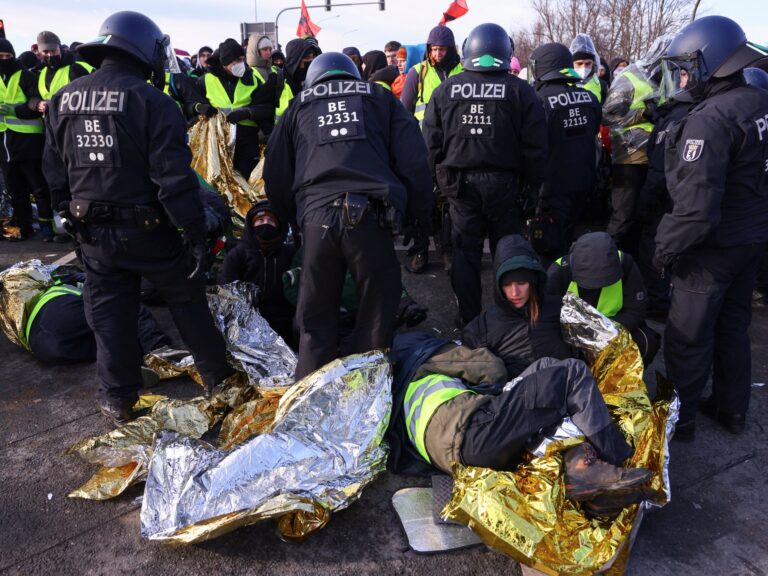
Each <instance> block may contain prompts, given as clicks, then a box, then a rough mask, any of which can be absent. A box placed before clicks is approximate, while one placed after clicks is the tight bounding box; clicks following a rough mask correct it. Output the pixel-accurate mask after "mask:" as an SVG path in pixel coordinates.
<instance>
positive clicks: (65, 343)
mask: <svg viewBox="0 0 768 576" xmlns="http://www.w3.org/2000/svg"><path fill="white" fill-rule="evenodd" d="M52 276H53V277H55V278H56V281H55V284H54V285H53V286H51V287H50V288H48V289H47V290H45V291H44V292H42V293H41V294H40V296H39V298H38V300H37V302H36V303H35V305H34V306H33V307H32V309H31V311H30V313H29V316H28V317H27V323H26V327H25V329H24V341H25V342H26V343H27V345H28V346H29V349H30V351H31V352H32V354H34V355H35V357H36V358H37V359H38V360H40V361H41V362H43V363H44V364H50V365H54V366H57V365H64V364H78V363H81V362H94V361H96V339H95V337H94V335H93V330H91V327H90V326H89V325H88V322H87V319H86V316H85V303H84V301H83V292H82V289H81V288H80V287H81V286H82V285H83V283H84V282H85V274H83V273H82V272H79V271H76V270H72V269H64V268H59V269H57V270H56V271H54V272H53V274H52ZM138 326H139V346H140V348H141V353H142V356H146V355H147V354H149V353H150V352H153V351H157V350H158V349H161V348H164V347H169V346H170V344H171V342H170V340H169V339H168V337H167V336H166V335H165V334H164V333H163V332H162V331H161V330H160V328H159V327H158V325H157V322H156V321H155V318H154V316H152V313H151V312H150V311H149V310H148V309H147V308H145V307H144V306H141V307H140V309H139V325H138ZM185 354H188V353H185ZM142 377H143V378H144V384H145V385H149V384H153V383H156V382H157V380H158V376H157V375H156V374H155V373H154V372H153V371H151V370H149V369H148V368H143V369H142Z"/></svg>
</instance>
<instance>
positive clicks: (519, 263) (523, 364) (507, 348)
mask: <svg viewBox="0 0 768 576" xmlns="http://www.w3.org/2000/svg"><path fill="white" fill-rule="evenodd" d="M546 280H547V274H546V272H545V271H544V268H543V267H542V265H541V261H540V260H539V257H538V255H537V254H536V252H534V251H533V248H531V245H530V244H528V242H527V241H526V240H525V239H524V238H523V237H522V236H519V235H516V234H514V235H509V236H504V237H503V238H502V239H501V240H499V243H498V245H497V247H496V255H495V257H494V289H493V300H494V304H493V306H492V307H491V308H490V309H488V310H484V311H483V312H481V313H480V315H479V316H477V317H476V318H475V319H474V320H472V321H471V322H470V323H469V324H467V325H466V326H465V327H464V330H463V332H462V335H461V338H462V341H463V343H464V344H465V345H466V346H469V347H470V348H481V347H482V348H488V349H489V350H490V351H491V352H493V353H494V354H495V355H496V356H498V357H499V358H501V359H502V360H503V361H504V364H505V366H506V367H507V375H508V378H515V377H517V376H518V375H520V373H521V372H522V371H523V370H525V369H526V368H527V367H528V366H529V365H530V364H531V363H532V362H533V361H534V360H538V359H539V358H544V357H551V358H559V359H565V358H570V357H574V356H575V355H576V352H575V351H574V350H572V349H571V348H570V347H569V346H568V345H567V344H566V343H565V342H564V341H563V337H562V335H561V333H560V299H558V298H555V297H554V296H551V295H547V294H546V291H545V286H546Z"/></svg>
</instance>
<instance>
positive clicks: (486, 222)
mask: <svg viewBox="0 0 768 576" xmlns="http://www.w3.org/2000/svg"><path fill="white" fill-rule="evenodd" d="M511 52H512V46H511V42H510V39H509V36H507V33H506V32H505V31H504V29H503V28H501V26H498V25H496V24H481V25H480V26H478V27H477V28H475V29H474V30H472V32H470V34H469V36H468V37H467V41H466V43H465V45H464V69H465V71H464V72H462V73H461V74H457V75H456V76H452V77H450V78H448V79H447V80H445V81H444V82H443V83H442V84H440V86H439V87H438V88H437V89H436V90H435V92H434V93H433V94H432V99H431V100H430V105H429V107H428V108H427V113H426V116H425V117H424V124H423V127H422V130H423V133H424V139H425V140H426V142H427V148H428V149H429V163H430V168H431V169H432V172H433V174H434V175H435V179H436V181H437V184H438V186H439V187H440V191H441V192H442V194H443V195H444V196H445V197H447V198H448V201H449V202H450V206H451V219H452V221H453V248H454V255H453V269H452V270H451V285H452V286H453V291H454V292H455V294H456V296H457V298H458V301H459V315H460V319H459V321H460V323H461V324H462V325H464V324H466V323H467V322H469V321H471V320H472V319H473V318H474V317H475V316H477V315H478V314H480V310H481V296H482V289H481V285H480V263H481V260H482V256H483V241H484V239H485V236H486V235H487V236H488V238H489V241H490V246H491V252H492V253H493V252H495V249H496V243H497V242H498V241H499V239H500V238H502V237H503V236H506V235H508V234H518V233H519V232H520V221H519V220H520V219H519V216H518V213H517V208H516V197H517V194H518V190H519V188H520V184H521V183H525V184H530V185H534V186H539V185H540V184H541V183H542V182H543V181H544V180H545V177H546V169H547V129H546V124H545V118H544V110H543V109H542V107H541V104H540V103H539V100H538V98H537V97H536V93H535V92H534V91H533V88H531V87H530V86H528V84H526V83H525V82H524V81H523V80H520V79H519V78H518V77H517V76H514V75H512V74H509V73H507V71H508V70H509V60H510V56H511Z"/></svg>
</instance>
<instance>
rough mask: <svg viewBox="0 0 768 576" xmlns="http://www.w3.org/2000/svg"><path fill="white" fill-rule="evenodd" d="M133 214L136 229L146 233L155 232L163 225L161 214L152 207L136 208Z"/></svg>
mask: <svg viewBox="0 0 768 576" xmlns="http://www.w3.org/2000/svg"><path fill="white" fill-rule="evenodd" d="M134 212H135V217H136V224H137V225H138V227H139V228H142V229H143V230H146V231H148V232H151V231H152V230H156V229H157V228H158V227H159V226H160V224H162V223H163V217H162V214H161V213H160V212H159V211H158V210H157V209H156V208H153V207H152V206H136V207H135V208H134Z"/></svg>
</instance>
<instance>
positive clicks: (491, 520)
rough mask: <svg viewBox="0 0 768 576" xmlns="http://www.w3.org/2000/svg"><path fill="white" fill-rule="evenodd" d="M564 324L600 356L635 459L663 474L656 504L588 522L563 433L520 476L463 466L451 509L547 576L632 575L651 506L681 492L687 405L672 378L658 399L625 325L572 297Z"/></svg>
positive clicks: (598, 363) (596, 369)
mask: <svg viewBox="0 0 768 576" xmlns="http://www.w3.org/2000/svg"><path fill="white" fill-rule="evenodd" d="M561 324H562V326H563V330H564V332H565V336H566V340H567V341H568V342H569V343H570V344H572V345H575V346H578V347H579V348H581V349H582V350H585V351H586V352H587V356H588V357H590V358H591V360H590V368H591V370H592V373H593V374H594V375H595V377H596V379H597V382H598V386H599V387H600V391H601V392H602V393H603V396H604V398H605V401H606V404H607V405H608V408H609V410H610V411H611V414H612V416H613V417H614V420H616V421H617V422H618V424H619V425H620V427H621V429H622V430H623V431H624V433H625V435H627V436H628V437H629V438H630V439H631V442H632V444H633V445H634V446H635V454H634V456H633V457H632V460H631V464H630V465H631V466H632V467H640V466H643V467H648V468H650V469H651V470H652V471H653V480H652V488H654V489H655V490H656V494H657V495H656V496H655V497H654V500H655V502H650V501H646V502H643V503H642V504H640V505H634V506H631V507H628V508H625V509H624V510H623V511H622V512H621V513H620V514H619V515H618V516H617V517H616V518H613V519H603V518H600V519H589V518H587V517H586V516H585V515H584V514H583V513H582V511H581V509H580V507H579V505H578V504H576V503H574V502H572V501H570V500H568V499H567V498H566V497H565V487H564V483H563V464H562V457H561V456H560V454H559V452H558V450H562V449H563V448H564V447H567V446H569V445H572V444H573V443H577V442H578V441H577V440H575V439H573V438H564V439H563V438H561V437H558V438H557V439H550V440H551V441H550V442H549V443H548V446H547V449H546V453H545V454H544V455H542V456H541V457H536V456H535V455H530V458H529V459H528V461H527V462H526V463H525V464H523V465H521V466H520V467H519V468H518V469H517V470H516V471H515V472H496V471H493V470H490V469H486V468H472V467H463V466H461V465H459V464H456V465H455V467H454V469H453V475H454V491H453V495H452V499H451V502H449V504H448V505H447V506H446V507H445V509H444V510H443V512H442V513H443V516H447V517H448V518H450V519H452V520H457V521H459V522H462V523H464V524H467V525H468V526H469V527H471V528H472V529H473V530H474V531H475V532H476V533H477V534H479V535H480V537H481V538H482V539H483V540H484V541H485V543H486V544H488V545H489V546H491V547H492V548H494V549H496V550H499V551H501V552H503V553H505V554H508V555H509V556H511V557H513V558H514V559H515V560H517V561H519V562H521V563H523V564H526V565H528V566H531V567H533V568H535V569H537V570H539V571H541V572H544V573H546V574H593V573H595V572H598V571H602V570H609V569H610V572H611V573H615V574H623V572H624V569H625V568H626V563H627V561H628V558H629V554H628V549H629V547H630V546H631V544H632V540H633V539H634V535H635V534H636V533H637V529H638V528H639V523H640V521H641V519H642V515H643V512H644V511H645V510H647V509H649V508H651V507H653V506H662V505H664V504H665V503H666V502H667V501H668V500H669V498H670V496H671V493H670V487H669V477H668V471H669V456H668V455H669V451H668V440H669V437H670V435H671V432H672V430H673V427H674V423H675V422H676V421H677V413H678V408H679V404H678V400H677V398H676V397H673V392H672V388H671V386H668V385H665V384H664V383H663V382H662V383H660V385H659V391H658V393H657V398H656V399H655V400H654V401H653V402H651V400H650V399H649V398H648V394H647V391H646V387H645V384H644V383H643V380H642V375H643V363H642V359H641V357H640V353H639V351H638V349H637V346H636V345H635V344H634V342H633V341H632V338H631V336H630V335H629V333H628V332H627V331H626V330H625V329H624V328H622V327H617V326H614V325H613V324H612V323H611V322H610V321H608V320H607V319H606V318H605V317H604V316H602V315H601V314H600V313H599V312H598V311H597V310H595V309H594V308H592V307H591V306H589V305H588V304H586V303H585V302H583V301H582V300H580V299H579V298H578V297H576V296H574V295H572V294H567V295H566V296H565V298H564V304H563V308H562V314H561ZM617 328H618V330H617ZM566 436H567V435H566Z"/></svg>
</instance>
